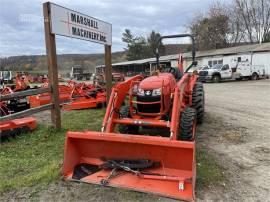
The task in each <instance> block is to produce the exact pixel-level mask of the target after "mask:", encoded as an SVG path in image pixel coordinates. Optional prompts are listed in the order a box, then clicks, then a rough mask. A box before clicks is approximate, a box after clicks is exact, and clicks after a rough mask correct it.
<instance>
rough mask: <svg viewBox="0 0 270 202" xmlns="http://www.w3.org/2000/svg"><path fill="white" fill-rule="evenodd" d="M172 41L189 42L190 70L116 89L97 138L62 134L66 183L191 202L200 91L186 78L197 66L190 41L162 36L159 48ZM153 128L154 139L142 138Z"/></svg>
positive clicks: (168, 70) (166, 72) (191, 76)
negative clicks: (116, 188)
mask: <svg viewBox="0 0 270 202" xmlns="http://www.w3.org/2000/svg"><path fill="white" fill-rule="evenodd" d="M175 37H190V38H191V39H192V42H193V49H192V59H193V61H192V64H191V65H190V66H189V67H188V68H187V69H186V71H185V72H183V71H182V66H183V64H182V63H179V67H178V68H173V67H169V68H166V69H165V70H164V71H163V72H158V73H157V74H155V75H153V76H150V77H147V78H143V76H141V75H138V76H134V77H132V78H130V79H128V80H126V81H125V82H122V83H118V84H117V85H116V86H115V87H114V88H113V89H112V93H111V96H110V101H109V103H108V106H107V110H106V114H105V117H104V120H103V124H102V129H101V132H93V131H86V132H68V133H67V135H66V143H65V154H64V164H63V170H62V173H63V175H64V176H65V178H67V179H71V180H76V181H82V182H86V183H94V184H101V185H104V186H113V187H123V188H127V189H131V190H137V191H141V192H147V193H155V194H158V195H161V196H166V197H171V198H176V199H182V200H187V201H193V200H195V195H194V193H195V180H196V158H195V132H196V124H197V123H202V121H203V114H204V90H203V86H202V84H201V83H199V82H198V81H197V79H198V76H197V75H196V74H193V73H189V72H188V71H189V69H190V68H191V67H192V66H194V65H196V61H195V46H194V39H193V36H192V35H188V34H181V35H172V36H163V37H161V38H160V39H159V41H158V42H159V43H160V42H161V40H162V39H166V38H175ZM157 50H158V49H157ZM157 66H158V67H159V66H160V65H159V54H158V51H157ZM126 100H128V101H127V103H125V102H126ZM117 127H118V129H116V128H117ZM157 128H158V130H156V131H158V134H156V133H155V134H151V135H147V132H146V131H147V130H149V129H152V131H154V130H155V129H157Z"/></svg>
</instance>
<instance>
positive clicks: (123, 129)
mask: <svg viewBox="0 0 270 202" xmlns="http://www.w3.org/2000/svg"><path fill="white" fill-rule="evenodd" d="M120 117H121V118H130V112H129V106H128V105H126V106H122V107H121V108H120ZM118 131H119V132H120V133H122V134H138V132H139V126H134V125H123V124H120V125H119V126H118Z"/></svg>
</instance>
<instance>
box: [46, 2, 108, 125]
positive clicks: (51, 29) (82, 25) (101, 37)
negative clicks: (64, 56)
mask: <svg viewBox="0 0 270 202" xmlns="http://www.w3.org/2000/svg"><path fill="white" fill-rule="evenodd" d="M43 15H44V28H45V41H46V53H47V63H48V74H49V84H50V88H51V92H52V94H51V97H52V104H53V108H52V110H51V119H52V123H53V126H54V127H55V128H57V129H59V128H61V114H60V105H59V104H60V103H59V87H58V67H57V59H56V44H55V35H61V36H67V37H72V38H77V39H81V40H86V41H91V42H94V43H100V44H103V45H105V65H106V69H105V77H106V91H107V101H108V100H109V97H110V94H111V88H112V64H111V45H112V25H111V24H109V23H107V22H104V21H102V20H98V19H96V18H93V17H91V16H88V15H84V14H82V13H79V12H77V11H74V10H71V9H68V8H65V7H63V6H59V5H56V4H54V3H50V2H46V3H44V4H43Z"/></svg>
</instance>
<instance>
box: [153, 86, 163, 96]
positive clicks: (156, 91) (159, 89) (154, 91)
mask: <svg viewBox="0 0 270 202" xmlns="http://www.w3.org/2000/svg"><path fill="white" fill-rule="evenodd" d="M157 95H161V88H157V89H154V90H153V91H152V96H157Z"/></svg>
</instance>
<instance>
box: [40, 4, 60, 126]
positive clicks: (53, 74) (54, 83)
mask: <svg viewBox="0 0 270 202" xmlns="http://www.w3.org/2000/svg"><path fill="white" fill-rule="evenodd" d="M43 15H44V29H45V42H46V53H47V65H48V77H49V87H50V88H51V101H52V104H53V107H52V109H51V120H52V124H53V126H54V127H55V128H56V129H60V128H61V113H60V103H59V88H58V67H57V56H56V45H55V34H52V32H51V27H50V23H51V22H50V21H51V17H50V3H49V2H47V3H44V4H43Z"/></svg>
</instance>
